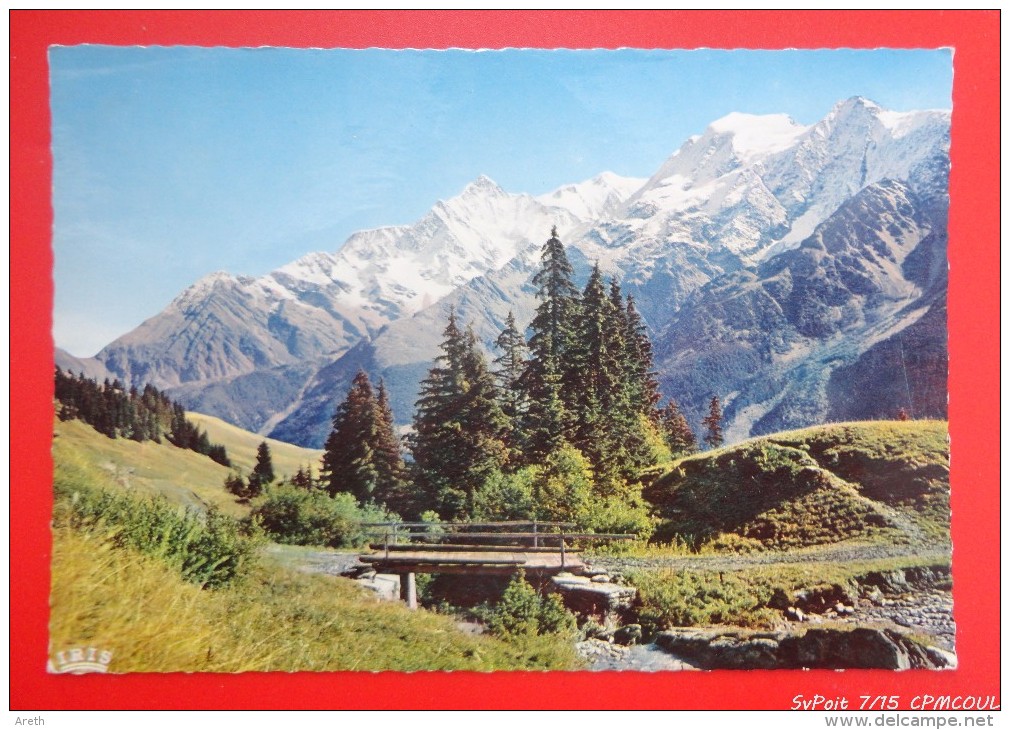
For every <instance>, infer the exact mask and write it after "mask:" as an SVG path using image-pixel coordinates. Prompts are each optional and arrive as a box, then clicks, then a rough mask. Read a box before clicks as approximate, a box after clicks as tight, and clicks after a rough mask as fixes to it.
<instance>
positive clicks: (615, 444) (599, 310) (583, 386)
mask: <svg viewBox="0 0 1010 730" xmlns="http://www.w3.org/2000/svg"><path fill="white" fill-rule="evenodd" d="M616 314H617V313H615V311H614V306H613V304H612V302H611V301H610V300H609V299H608V298H607V294H606V291H605V289H604V286H603V276H602V274H601V273H600V267H599V265H597V266H595V267H594V268H593V271H592V273H590V275H589V280H588V281H587V282H586V287H585V289H584V290H583V292H582V297H581V300H580V302H579V307H578V313H577V317H576V327H577V330H576V331H577V337H576V339H575V341H574V343H573V345H572V347H571V348H570V354H569V361H570V362H571V363H572V365H573V367H572V368H571V369H570V371H569V372H570V377H571V383H570V388H569V392H571V393H577V394H578V398H577V399H573V400H572V401H570V402H569V403H567V404H566V405H567V406H568V408H569V411H570V412H571V413H572V414H573V418H574V423H575V428H574V433H573V438H572V443H573V444H574V445H575V447H576V448H578V449H579V451H581V452H582V453H583V454H584V455H585V456H586V457H587V458H588V459H589V462H590V464H591V466H592V469H593V473H594V474H595V475H596V479H597V484H598V486H599V487H602V488H603V491H604V492H609V491H611V490H612V488H613V483H614V482H615V480H617V479H618V478H619V472H620V470H621V467H622V464H621V462H622V461H623V453H622V452H623V448H622V447H623V445H624V444H623V442H624V440H625V439H626V438H628V437H629V433H628V432H629V431H630V430H631V429H632V428H633V426H632V424H629V423H628V422H627V421H628V415H629V414H628V410H629V409H628V408H627V392H626V388H625V384H624V383H623V382H622V372H621V366H622V363H621V358H622V354H623V349H624V342H623V338H622V332H621V327H619V326H616V325H617V323H616V322H615V316H616Z"/></svg>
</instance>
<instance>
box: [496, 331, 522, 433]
mask: <svg viewBox="0 0 1010 730" xmlns="http://www.w3.org/2000/svg"><path fill="white" fill-rule="evenodd" d="M495 344H496V345H497V346H498V349H499V350H500V351H501V355H500V356H499V357H497V358H496V359H495V361H494V364H495V365H496V370H495V377H496V380H497V385H498V393H499V400H500V403H501V410H502V413H503V414H504V415H505V418H506V419H507V420H508V434H507V438H506V445H507V446H508V447H509V449H510V450H511V451H512V452H513V453H518V452H520V451H521V450H522V449H523V446H524V444H525V441H526V438H525V436H524V432H523V428H522V426H523V423H522V419H523V417H524V415H525V406H524V395H523V374H524V372H525V370H526V338H525V337H523V334H522V332H520V331H519V329H518V327H516V320H515V317H514V316H513V314H512V312H511V311H509V313H508V317H506V318H505V329H503V330H502V332H501V334H500V335H498V339H497V340H495Z"/></svg>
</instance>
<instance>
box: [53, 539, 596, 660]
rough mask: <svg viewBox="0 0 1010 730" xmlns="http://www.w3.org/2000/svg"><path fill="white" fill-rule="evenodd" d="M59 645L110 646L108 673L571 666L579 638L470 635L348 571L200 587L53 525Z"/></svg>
mask: <svg viewBox="0 0 1010 730" xmlns="http://www.w3.org/2000/svg"><path fill="white" fill-rule="evenodd" d="M51 607H52V611H51V618H50V626H51V630H50V636H51V647H52V650H53V651H54V652H56V651H60V650H61V649H64V648H68V647H75V646H94V647H97V648H99V649H100V650H108V651H111V652H112V655H113V656H112V661H111V663H110V665H109V671H111V672H191V671H201V672H242V671H342V670H360V671H382V670H394V671H423V670H445V669H449V670H471V671H474V670H475V671H487V670H499V669H505V670H516V669H527V670H535V669H571V668H577V667H578V659H577V657H576V654H575V651H574V647H573V646H572V645H571V644H570V643H569V642H565V641H563V640H561V639H558V638H555V637H551V636H545V637H533V638H532V639H530V640H528V641H524V642H503V641H499V640H496V639H492V638H490V637H484V636H469V635H465V634H463V633H461V632H460V631H459V630H457V629H456V627H455V625H454V623H453V621H452V619H450V618H449V617H446V616H440V615H436V614H432V613H429V612H427V611H409V610H407V608H406V607H405V606H403V605H402V604H399V603H378V602H376V600H375V599H374V598H373V597H371V596H369V595H366V594H365V593H364V592H363V591H361V589H359V588H358V587H357V586H355V585H353V584H351V583H350V582H349V581H347V580H344V579H339V578H332V577H329V576H318V575H316V576H310V575H302V574H296V573H293V572H289V571H287V570H284V569H282V568H278V567H276V566H272V567H270V566H267V567H263V568H261V569H260V570H258V571H257V572H255V573H254V574H252V575H251V576H249V577H248V578H247V579H246V580H245V581H244V582H240V583H238V584H236V585H231V586H229V587H227V588H223V589H220V590H201V589H199V588H197V587H195V586H193V585H191V584H188V583H186V582H184V581H183V580H182V579H181V578H180V577H179V576H178V574H176V573H174V572H173V571H172V570H171V569H169V568H168V567H167V566H165V565H163V564H161V563H159V562H158V561H157V560H156V559H153V558H148V557H144V556H140V555H138V554H135V553H133V552H130V551H127V550H121V549H115V548H112V547H110V546H109V544H108V543H106V542H104V541H103V540H102V539H101V538H100V537H99V536H97V535H91V534H88V533H80V532H76V531H73V530H71V529H68V528H64V527H60V528H57V529H56V530H55V532H54V549H53V589H52V597H51Z"/></svg>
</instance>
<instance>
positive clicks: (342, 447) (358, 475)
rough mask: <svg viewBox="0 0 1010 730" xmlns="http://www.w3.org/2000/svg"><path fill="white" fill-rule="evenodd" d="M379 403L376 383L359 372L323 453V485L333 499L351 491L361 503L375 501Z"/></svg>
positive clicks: (339, 407) (338, 414)
mask: <svg viewBox="0 0 1010 730" xmlns="http://www.w3.org/2000/svg"><path fill="white" fill-rule="evenodd" d="M377 411H378V404H377V401H376V398H375V394H374V392H373V391H372V383H371V382H370V381H369V379H368V374H367V373H366V372H365V371H364V370H359V371H358V373H357V374H356V375H355V376H354V380H353V381H352V382H351V387H350V389H349V390H348V391H347V397H346V398H345V399H344V401H343V402H342V403H341V404H340V405H339V406H337V410H336V413H335V414H334V416H333V430H332V431H331V432H330V435H329V438H327V439H326V445H325V447H324V448H325V453H324V454H323V475H322V484H323V485H324V486H325V488H326V491H328V492H329V493H330V496H333V495H335V494H337V493H338V492H348V493H350V494H352V495H354V497H355V499H357V500H358V501H360V502H367V501H369V500H374V498H375V494H374V492H375V488H376V485H377V483H378V480H377V476H376V470H375V467H374V464H373V461H374V448H373V446H372V444H373V443H374V440H375V434H376V430H377V426H376V424H377V423H378V420H379V417H378V412H377Z"/></svg>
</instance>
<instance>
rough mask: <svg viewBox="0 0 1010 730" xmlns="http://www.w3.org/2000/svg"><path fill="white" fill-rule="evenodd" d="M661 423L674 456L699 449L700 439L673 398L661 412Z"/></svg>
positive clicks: (691, 452)
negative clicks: (698, 439) (696, 436)
mask: <svg viewBox="0 0 1010 730" xmlns="http://www.w3.org/2000/svg"><path fill="white" fill-rule="evenodd" d="M660 423H661V424H662V427H663V436H664V438H665V439H666V444H667V446H669V447H670V453H671V454H673V456H674V457H679V456H686V455H687V454H693V453H694V452H696V451H697V450H698V441H697V439H696V438H695V435H694V431H692V430H691V426H690V425H688V423H687V419H686V418H685V417H684V414H683V413H681V412H680V408H679V407H678V406H677V402H676V401H675V400H673V399H672V398H671V399H670V400H669V402H667V404H666V407H665V408H664V409H663V411H662V413H661V414H660Z"/></svg>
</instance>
